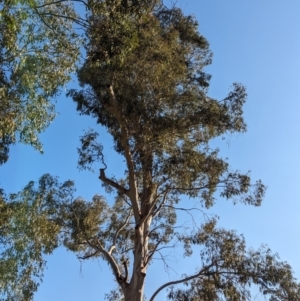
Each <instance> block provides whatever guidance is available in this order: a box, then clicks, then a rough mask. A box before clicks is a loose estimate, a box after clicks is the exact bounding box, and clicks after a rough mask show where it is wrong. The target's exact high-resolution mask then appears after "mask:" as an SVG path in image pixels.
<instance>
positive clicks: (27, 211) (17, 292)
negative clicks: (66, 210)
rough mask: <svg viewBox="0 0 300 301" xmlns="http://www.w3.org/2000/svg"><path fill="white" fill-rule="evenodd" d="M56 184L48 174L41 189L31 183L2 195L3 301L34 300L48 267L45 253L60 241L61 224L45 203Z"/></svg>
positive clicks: (0, 288)
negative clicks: (53, 217)
mask: <svg viewBox="0 0 300 301" xmlns="http://www.w3.org/2000/svg"><path fill="white" fill-rule="evenodd" d="M47 182H48V183H47ZM55 186H58V184H57V181H56V180H55V179H53V178H51V177H49V176H47V175H46V176H44V177H42V178H41V179H40V181H39V186H38V188H35V184H34V182H30V183H29V184H28V185H27V186H26V187H25V188H24V190H23V191H22V192H20V193H17V194H11V195H9V196H5V195H2V196H1V204H0V206H1V207H0V208H1V209H0V210H1V224H0V244H1V252H0V297H2V298H1V300H6V301H7V300H16V298H17V299H18V298H21V299H22V300H32V297H33V293H34V292H35V291H36V290H37V288H38V284H39V281H40V280H41V279H42V275H43V269H44V266H45V261H44V259H43V254H50V253H52V251H53V249H55V248H56V247H57V244H58V240H57V235H58V231H59V227H58V226H57V225H56V224H55V223H54V222H53V221H52V220H51V215H52V212H51V210H48V209H49V208H47V207H46V206H45V203H44V202H45V200H47V199H48V198H49V196H50V195H51V194H52V193H54V192H55V189H57V188H56V187H55Z"/></svg>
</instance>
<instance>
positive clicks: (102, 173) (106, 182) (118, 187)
mask: <svg viewBox="0 0 300 301" xmlns="http://www.w3.org/2000/svg"><path fill="white" fill-rule="evenodd" d="M99 179H100V180H101V181H102V182H104V183H105V184H108V185H110V186H112V187H114V188H116V189H117V190H118V191H119V192H121V193H122V194H125V195H127V196H128V197H129V191H128V189H126V188H124V187H123V186H121V185H119V184H118V183H116V182H114V181H112V180H111V179H108V178H107V177H106V176H105V170H104V169H103V168H101V169H100V176H99Z"/></svg>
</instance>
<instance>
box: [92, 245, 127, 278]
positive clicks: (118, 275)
mask: <svg viewBox="0 0 300 301" xmlns="http://www.w3.org/2000/svg"><path fill="white" fill-rule="evenodd" d="M86 242H87V244H88V245H89V246H90V247H92V248H93V249H95V250H97V251H98V252H100V253H101V254H102V255H103V256H104V258H105V259H106V261H107V262H108V264H109V265H110V267H111V268H112V270H113V273H114V275H115V277H116V280H117V282H118V283H120V282H122V280H123V277H122V274H121V272H120V269H119V267H118V264H117V263H116V261H115V259H114V258H113V256H112V255H111V254H109V253H108V252H107V251H106V250H105V249H104V248H103V247H102V245H101V243H100V242H99V240H96V244H95V243H92V242H90V241H89V240H88V239H87V240H86Z"/></svg>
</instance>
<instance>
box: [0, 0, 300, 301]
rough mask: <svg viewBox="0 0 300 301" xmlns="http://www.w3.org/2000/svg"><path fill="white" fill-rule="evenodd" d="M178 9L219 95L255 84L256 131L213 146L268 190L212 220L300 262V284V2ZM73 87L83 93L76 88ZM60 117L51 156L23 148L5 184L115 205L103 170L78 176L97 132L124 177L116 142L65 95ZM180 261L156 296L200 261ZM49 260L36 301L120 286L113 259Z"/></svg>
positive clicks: (4, 173)
mask: <svg viewBox="0 0 300 301" xmlns="http://www.w3.org/2000/svg"><path fill="white" fill-rule="evenodd" d="M177 6H179V7H181V8H182V9H183V11H184V12H185V13H186V14H193V15H194V16H195V17H196V18H197V20H198V21H199V31H200V32H201V34H203V35H204V36H205V37H206V38H207V40H208V41H209V43H210V48H211V50H212V52H213V53H214V56H213V64H212V65H211V66H209V67H208V68H207V72H208V73H210V74H211V75H212V80H211V88H210V92H209V95H210V96H212V97H215V98H219V99H222V98H224V97H225V96H226V95H227V93H228V91H229V89H230V86H231V84H232V83H233V82H240V83H243V84H244V85H245V86H246V87H247V92H248V101H247V103H246V105H245V107H244V113H245V114H244V116H245V120H246V122H247V124H248V131H247V133H245V134H238V135H228V136H226V139H225V140H223V141H219V140H218V141H215V142H214V143H213V145H214V146H218V147H219V148H220V153H221V155H222V156H223V157H228V160H229V162H230V164H231V167H232V168H233V169H238V170H240V171H242V172H246V171H248V170H251V174H252V178H253V180H256V179H262V180H263V182H264V183H265V184H266V185H267V186H268V190H267V194H266V197H265V200H264V202H263V204H262V206H261V207H258V208H254V207H250V206H245V205H242V204H238V205H233V204H232V203H231V202H228V201H224V200H222V199H220V200H219V201H218V202H217V204H216V205H215V206H214V207H213V208H212V209H211V210H210V211H209V213H210V214H217V215H219V216H220V221H219V226H222V227H225V228H227V229H236V230H237V232H238V233H241V234H244V236H245V238H246V241H247V245H248V246H249V247H254V248H258V247H259V246H260V245H261V244H263V243H266V244H267V245H268V246H269V247H270V248H271V249H272V251H273V252H278V254H279V255H280V257H281V259H282V260H285V261H287V262H288V263H290V265H291V266H292V267H293V270H294V272H295V277H297V278H298V279H300V261H299V254H300V243H299V238H300V218H299V217H300V214H299V212H300V198H299V188H300V183H299V182H300V157H299V154H300V140H299V129H300V118H299V113H300V104H299V95H300V85H299V79H300V60H299V54H300V18H299V15H300V1H299V0H288V1H283V0H281V1H280V0H279V1H271V0H264V1H260V0H251V1H243V0H239V1H238V0H201V1H199V0H179V1H177ZM71 87H72V88H74V87H77V86H76V82H74V83H71V84H70V85H69V86H68V88H71ZM57 110H58V112H59V115H58V117H57V118H56V119H55V121H54V122H53V123H52V124H51V125H50V127H49V128H48V129H47V130H46V132H45V133H43V134H41V136H40V137H41V140H42V142H43V144H44V151H45V154H44V155H40V154H39V153H38V152H36V151H34V150H33V149H32V148H31V147H29V146H24V145H16V146H14V147H13V148H12V149H11V154H10V159H9V161H8V163H7V164H5V165H3V166H1V168H0V184H1V186H2V187H3V188H4V189H5V190H6V191H7V192H17V191H20V190H21V189H22V188H23V187H24V186H25V185H26V184H27V183H28V182H29V181H30V180H35V181H37V180H38V179H39V177H41V176H42V175H43V174H44V173H50V174H52V175H57V176H59V179H60V180H61V181H65V180H67V179H72V180H74V181H75V183H76V187H77V195H78V196H81V197H83V198H85V199H91V198H92V196H93V195H94V194H96V193H98V194H101V195H104V196H107V198H108V199H109V195H106V193H105V192H104V190H103V188H102V187H101V183H100V181H99V179H98V174H97V173H94V174H93V173H91V172H87V171H82V172H80V171H79V170H78V169H77V159H78V156H77V151H76V148H77V147H78V146H79V137H80V136H81V135H82V134H83V131H84V130H86V129H88V128H89V127H90V128H95V129H96V130H98V131H99V132H100V140H101V142H102V144H103V145H104V154H105V161H106V164H107V165H108V169H107V176H109V175H116V176H118V175H120V176H122V175H123V170H122V166H123V161H122V158H121V157H119V156H117V155H116V154H115V152H114V150H113V147H112V141H111V139H110V137H109V135H108V134H106V132H105V129H103V128H101V127H99V126H97V125H96V124H95V121H94V120H92V119H91V118H88V117H84V116H79V115H78V113H77V112H76V107H75V104H74V103H73V102H72V100H71V99H70V98H66V97H65V96H64V95H63V94H62V96H61V97H59V98H58V99H57ZM191 204H192V203H191ZM185 218H186V220H188V216H186V217H184V216H183V217H182V219H183V220H184V219H185ZM201 221H202V220H201V219H200V218H199V223H201ZM170 256H171V257H170V260H171V261H170V264H171V265H173V267H175V268H176V272H174V271H170V272H169V273H165V270H164V266H163V265H162V263H161V262H159V261H157V262H155V264H153V265H152V266H150V270H149V272H148V274H147V280H146V295H148V297H149V296H150V295H151V294H152V293H153V292H154V291H155V290H156V288H157V287H158V286H160V285H161V284H163V283H164V282H166V281H169V280H170V279H177V278H180V275H181V274H182V273H187V274H189V273H193V272H194V271H195V268H196V262H195V260H187V261H184V262H183V260H182V258H180V256H179V255H176V252H174V253H172V254H170ZM180 259H181V260H180ZM47 261H48V265H47V269H46V271H45V277H44V282H43V283H42V284H41V286H40V289H39V292H38V293H37V294H36V296H35V298H34V300H35V301H53V300H63V301H82V300H89V301H94V300H95V301H96V300H104V294H105V293H106V292H108V291H109V290H110V289H111V288H113V287H114V285H115V284H114V281H113V277H112V274H111V272H110V270H109V269H108V267H107V264H106V263H105V262H103V261H90V262H84V263H81V262H80V261H79V260H78V259H77V258H76V256H75V255H74V254H72V253H68V252H66V251H64V250H63V249H58V250H56V251H55V252H54V254H53V255H52V256H50V257H48V258H47ZM165 295H166V294H165V292H162V293H160V294H159V295H158V297H157V300H158V301H159V300H165ZM257 300H261V299H260V298H258V299H257Z"/></svg>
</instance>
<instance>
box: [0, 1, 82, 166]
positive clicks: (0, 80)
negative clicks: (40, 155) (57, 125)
mask: <svg viewBox="0 0 300 301" xmlns="http://www.w3.org/2000/svg"><path fill="white" fill-rule="evenodd" d="M0 11H1V14H0V49H1V50H0V103H1V106H0V116H1V118H0V164H3V163H5V162H6V161H7V159H8V153H9V145H10V144H12V143H14V142H15V141H16V140H20V141H21V142H23V143H26V144H31V145H32V146H33V147H34V148H36V149H37V150H39V151H42V144H41V142H40V141H39V140H38V136H37V135H38V133H40V132H41V131H43V130H44V129H45V128H46V127H47V126H48V125H49V123H50V122H51V121H52V120H53V118H54V116H55V109H54V105H53V103H51V99H52V98H53V97H54V96H56V95H58V94H59V92H60V88H61V87H63V86H64V84H66V83H67V82H68V81H69V80H70V73H71V72H72V71H74V68H75V62H76V61H77V60H78V58H79V45H80V44H79V42H80V39H79V37H78V34H76V33H75V31H74V29H73V22H72V20H71V18H76V13H75V11H74V8H73V6H72V5H71V4H70V3H68V2H64V1H63V2H59V3H57V2H55V4H52V1H49V0H22V1H10V0H4V1H1V3H0ZM59 15H61V16H67V17H68V18H58V17H57V16H59Z"/></svg>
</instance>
